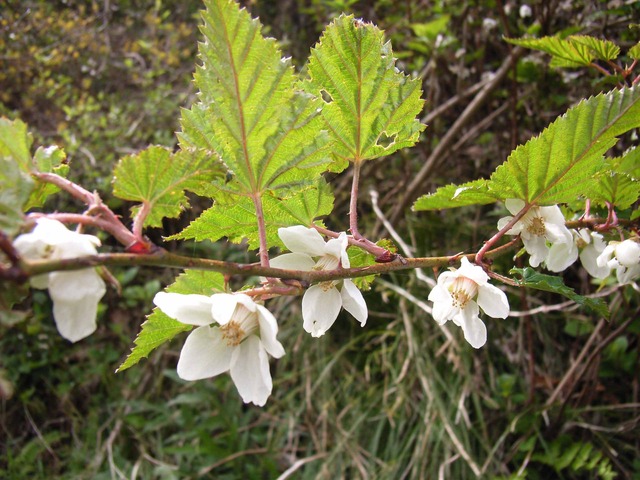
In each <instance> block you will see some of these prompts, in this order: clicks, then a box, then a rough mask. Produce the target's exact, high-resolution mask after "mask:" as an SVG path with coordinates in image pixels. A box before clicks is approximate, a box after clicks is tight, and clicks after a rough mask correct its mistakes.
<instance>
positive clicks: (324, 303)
mask: <svg viewBox="0 0 640 480" xmlns="http://www.w3.org/2000/svg"><path fill="white" fill-rule="evenodd" d="M341 307H342V297H341V296H340V292H338V289H337V288H335V287H330V288H326V285H324V284H319V285H312V286H311V287H310V288H309V289H308V290H307V291H306V292H304V296H303V297H302V319H303V327H304V329H305V330H306V331H307V332H309V333H310V334H311V335H312V336H314V337H321V336H322V335H324V334H325V332H326V331H327V330H329V328H331V325H333V323H334V322H335V321H336V318H338V314H339V313H340V308H341Z"/></svg>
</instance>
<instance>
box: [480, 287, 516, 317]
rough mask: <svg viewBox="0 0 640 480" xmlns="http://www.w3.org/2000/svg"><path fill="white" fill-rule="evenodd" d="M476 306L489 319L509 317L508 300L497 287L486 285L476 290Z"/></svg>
mask: <svg viewBox="0 0 640 480" xmlns="http://www.w3.org/2000/svg"><path fill="white" fill-rule="evenodd" d="M477 300H478V306H479V307H480V308H481V309H482V310H483V311H484V313H486V314H487V315H489V316H490V317H493V318H507V317H508V316H509V300H507V295H506V294H505V293H504V292H503V291H502V290H500V289H499V288H498V287H496V286H494V285H491V284H489V283H487V284H486V285H481V286H480V288H478V299H477Z"/></svg>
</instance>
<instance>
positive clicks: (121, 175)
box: [113, 146, 224, 227]
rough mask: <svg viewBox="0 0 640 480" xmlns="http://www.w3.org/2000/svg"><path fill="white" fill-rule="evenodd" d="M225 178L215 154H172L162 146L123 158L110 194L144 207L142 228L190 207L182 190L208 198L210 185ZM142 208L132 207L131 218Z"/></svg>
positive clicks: (116, 171)
mask: <svg viewBox="0 0 640 480" xmlns="http://www.w3.org/2000/svg"><path fill="white" fill-rule="evenodd" d="M221 177H224V173H223V171H222V168H221V165H220V162H219V161H218V159H217V156H216V155H215V154H212V153H211V152H207V151H204V150H197V151H191V150H182V151H180V152H178V153H175V154H173V153H171V152H170V151H169V150H167V149H166V148H164V147H158V146H155V147H149V148H147V149H146V150H143V151H142V152H140V153H138V154H137V155H130V156H127V157H124V158H123V159H121V160H120V161H119V162H118V165H116V168H115V170H114V180H113V194H114V195H115V196H116V197H118V198H122V199H124V200H132V201H134V202H140V203H142V204H143V205H146V206H147V208H148V209H149V214H148V216H147V217H146V219H145V221H144V225H145V226H151V227H159V226H161V225H162V219H163V218H165V217H168V218H176V217H178V216H179V215H180V213H181V212H182V211H183V210H184V209H185V208H187V207H188V206H189V199H188V198H187V196H186V195H185V193H184V192H185V190H189V191H191V192H193V193H196V194H198V195H208V194H210V193H211V191H212V189H213V187H212V186H211V183H212V182H213V181H215V180H217V179H219V178H221ZM140 208H141V206H136V207H134V208H133V209H132V210H133V213H134V215H135V214H137V212H138V211H139V210H140Z"/></svg>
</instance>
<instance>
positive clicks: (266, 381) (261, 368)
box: [231, 335, 273, 407]
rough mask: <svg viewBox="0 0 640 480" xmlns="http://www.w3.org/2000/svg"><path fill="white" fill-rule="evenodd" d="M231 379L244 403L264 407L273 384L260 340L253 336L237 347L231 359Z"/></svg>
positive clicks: (265, 353) (267, 359)
mask: <svg viewBox="0 0 640 480" xmlns="http://www.w3.org/2000/svg"><path fill="white" fill-rule="evenodd" d="M231 379H232V380H233V383H235V384H236V388H237V389H238V393H239V394H240V396H241V397H242V400H243V401H244V403H254V404H255V405H257V406H259V407H262V406H263V405H264V404H265V403H267V399H268V398H269V395H271V390H272V388H273V383H272V381H271V373H270V372H269V358H268V357H267V352H266V350H265V349H264V347H263V346H262V344H261V343H260V339H259V338H258V337H256V336H255V335H251V336H250V337H248V338H247V339H246V340H245V341H244V342H242V343H241V344H240V346H239V347H237V348H236V349H235V350H234V352H233V355H232V357H231Z"/></svg>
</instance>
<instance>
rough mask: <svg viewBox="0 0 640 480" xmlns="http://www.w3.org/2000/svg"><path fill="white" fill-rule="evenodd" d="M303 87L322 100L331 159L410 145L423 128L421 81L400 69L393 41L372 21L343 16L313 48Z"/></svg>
mask: <svg viewBox="0 0 640 480" xmlns="http://www.w3.org/2000/svg"><path fill="white" fill-rule="evenodd" d="M309 76H310V78H309V80H308V82H306V83H305V84H304V85H305V89H307V90H308V91H310V92H312V93H313V94H314V95H317V96H319V97H323V98H324V101H325V105H324V108H323V109H322V116H323V118H324V120H325V122H326V127H327V128H328V130H329V132H330V135H331V138H332V140H333V141H334V146H333V155H334V157H335V158H334V161H337V162H339V163H341V164H342V165H344V161H345V160H353V161H360V160H366V159H373V158H378V157H382V156H385V155H389V154H390V153H393V152H395V151H396V150H398V149H400V148H404V147H409V146H412V145H414V144H415V143H416V142H417V141H418V137H419V135H420V132H421V131H422V130H423V129H424V128H425V125H423V124H421V123H420V122H419V121H418V120H417V119H416V118H415V117H416V115H417V114H418V113H420V111H421V110H422V107H423V103H424V102H423V100H422V99H421V98H420V96H421V93H422V92H421V89H420V85H421V82H420V80H419V79H417V78H411V77H408V76H406V75H404V74H402V73H400V72H399V71H398V69H397V68H396V66H395V59H394V58H393V52H392V51H391V44H390V43H389V42H385V41H384V34H383V32H382V30H380V29H379V28H377V27H375V26H374V25H372V24H370V23H364V22H362V21H361V20H357V19H354V18H353V16H345V15H341V16H340V17H338V18H337V19H336V20H334V21H333V22H332V23H331V24H330V25H329V26H328V27H327V28H326V30H325V31H324V33H323V35H322V38H321V39H320V41H319V42H318V44H317V45H316V46H315V47H314V48H313V50H312V52H311V58H310V61H309Z"/></svg>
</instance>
